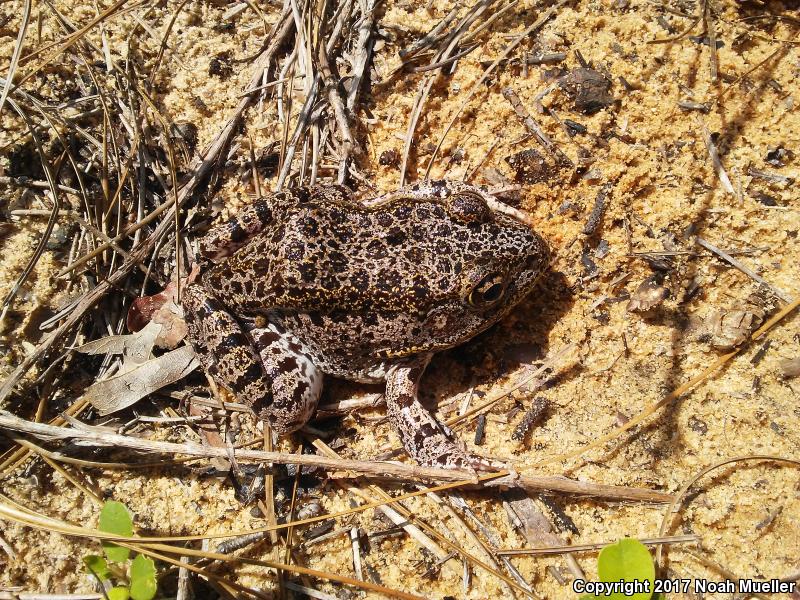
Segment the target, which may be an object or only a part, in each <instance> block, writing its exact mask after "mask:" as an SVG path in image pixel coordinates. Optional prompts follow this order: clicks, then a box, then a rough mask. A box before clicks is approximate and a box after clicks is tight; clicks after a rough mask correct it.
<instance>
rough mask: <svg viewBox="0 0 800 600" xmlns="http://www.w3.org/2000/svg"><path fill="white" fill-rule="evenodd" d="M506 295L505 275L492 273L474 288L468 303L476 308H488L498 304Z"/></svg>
mask: <svg viewBox="0 0 800 600" xmlns="http://www.w3.org/2000/svg"><path fill="white" fill-rule="evenodd" d="M505 293H506V280H505V277H503V274H502V273H490V274H489V275H487V276H486V277H484V278H483V279H481V280H480V281H479V282H478V285H476V286H475V287H474V288H472V291H471V292H470V293H469V297H468V298H467V302H469V304H470V306H474V307H475V308H487V307H489V306H491V305H493V304H495V303H496V302H498V301H499V300H500V299H501V298H502V297H503V295H504V294H505Z"/></svg>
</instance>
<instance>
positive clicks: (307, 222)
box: [298, 216, 319, 237]
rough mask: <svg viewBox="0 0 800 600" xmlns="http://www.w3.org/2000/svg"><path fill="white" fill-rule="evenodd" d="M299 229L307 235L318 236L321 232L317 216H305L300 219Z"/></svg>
mask: <svg viewBox="0 0 800 600" xmlns="http://www.w3.org/2000/svg"><path fill="white" fill-rule="evenodd" d="M298 229H300V231H302V232H303V235H305V236H308V237H316V236H317V234H318V233H319V224H318V223H317V220H316V219H315V218H313V217H309V216H305V217H302V218H301V219H300V220H299V222H298Z"/></svg>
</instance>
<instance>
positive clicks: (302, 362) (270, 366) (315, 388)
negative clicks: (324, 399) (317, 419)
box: [250, 323, 323, 433]
mask: <svg viewBox="0 0 800 600" xmlns="http://www.w3.org/2000/svg"><path fill="white" fill-rule="evenodd" d="M250 335H251V336H252V338H253V341H254V342H255V345H256V348H257V349H258V352H259V354H260V356H261V362H262V364H263V365H264V371H265V372H266V375H267V378H268V379H269V380H270V384H271V387H272V405H271V406H269V407H268V408H265V409H264V410H262V411H261V413H260V414H259V416H260V417H261V418H262V419H264V420H265V421H267V422H268V423H269V424H270V425H271V426H272V429H273V430H275V431H276V432H277V433H290V432H292V431H296V430H298V429H300V428H301V427H302V426H303V425H305V424H306V423H307V422H308V420H309V419H310V418H311V415H313V414H314V410H315V409H316V408H317V402H318V401H319V397H320V394H321V393H322V377H323V376H322V371H320V370H319V369H318V368H317V367H316V366H315V365H314V362H313V361H312V360H311V357H310V356H309V355H308V354H307V353H306V352H305V350H304V348H303V345H302V343H301V342H300V340H298V339H297V338H295V337H294V336H293V335H292V334H290V333H289V332H287V331H285V330H284V329H283V328H281V327H278V326H277V325H274V324H272V323H267V325H266V327H263V328H252V329H251V330H250Z"/></svg>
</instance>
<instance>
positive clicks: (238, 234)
mask: <svg viewBox="0 0 800 600" xmlns="http://www.w3.org/2000/svg"><path fill="white" fill-rule="evenodd" d="M228 235H229V236H230V239H231V241H232V242H233V243H234V244H238V243H239V242H241V241H242V240H244V239H245V238H246V237H247V232H246V231H245V230H244V228H243V227H242V226H241V225H239V223H238V222H237V221H235V220H231V221H229V222H228Z"/></svg>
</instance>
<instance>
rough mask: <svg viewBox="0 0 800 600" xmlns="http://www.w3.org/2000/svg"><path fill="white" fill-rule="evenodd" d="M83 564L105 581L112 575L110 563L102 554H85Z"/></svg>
mask: <svg viewBox="0 0 800 600" xmlns="http://www.w3.org/2000/svg"><path fill="white" fill-rule="evenodd" d="M83 564H84V565H85V566H86V570H87V571H89V573H91V574H92V575H94V576H96V577H97V578H98V579H99V580H100V581H105V580H106V579H108V578H109V577H110V576H111V571H110V570H109V568H108V563H107V562H106V559H105V558H103V557H102V556H97V555H96V554H89V555H88V556H84V557H83Z"/></svg>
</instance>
